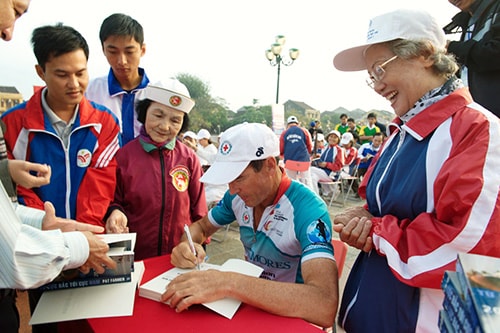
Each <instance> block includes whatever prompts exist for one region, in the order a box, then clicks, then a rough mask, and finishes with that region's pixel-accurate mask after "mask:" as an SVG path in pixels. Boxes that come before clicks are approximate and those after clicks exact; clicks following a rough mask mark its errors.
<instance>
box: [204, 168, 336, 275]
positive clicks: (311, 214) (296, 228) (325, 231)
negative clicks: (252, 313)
mask: <svg viewBox="0 0 500 333" xmlns="http://www.w3.org/2000/svg"><path fill="white" fill-rule="evenodd" d="M282 182H288V183H290V179H289V178H286V177H285V178H283V180H282ZM282 185H283V184H282ZM280 188H282V186H280ZM208 218H209V220H210V222H211V223H212V224H213V225H214V226H217V227H222V226H224V225H226V224H229V223H231V222H233V221H234V220H237V221H238V224H239V226H240V238H241V241H242V243H243V246H244V248H245V256H246V260H248V261H249V262H252V263H254V264H256V265H258V266H260V267H262V268H263V269H264V272H263V273H262V275H261V278H266V279H269V280H276V281H282V282H296V283H303V279H302V274H301V263H303V262H305V261H307V260H310V259H315V258H329V259H332V260H335V259H334V257H333V248H332V245H331V235H332V226H331V221H330V216H329V215H328V209H327V208H326V205H325V203H324V201H323V200H322V199H321V198H319V197H318V196H317V195H316V194H314V192H312V191H311V190H310V189H309V188H308V187H306V186H304V185H303V184H301V183H299V182H297V181H292V182H291V183H290V185H289V186H285V190H284V193H280V194H278V198H277V199H276V200H275V202H274V204H273V205H271V206H268V207H266V209H265V210H264V213H263V214H262V218H261V220H260V221H259V223H258V227H257V230H256V231H254V229H253V224H254V223H253V221H254V220H253V219H254V218H253V208H251V207H247V206H246V205H245V202H244V201H243V200H242V199H241V198H240V197H239V196H238V195H230V194H229V191H227V192H226V194H225V195H224V197H223V198H222V200H221V201H220V202H219V204H218V205H217V206H216V207H214V208H213V209H212V210H211V211H210V212H209V214H208Z"/></svg>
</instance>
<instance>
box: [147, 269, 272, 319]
mask: <svg viewBox="0 0 500 333" xmlns="http://www.w3.org/2000/svg"><path fill="white" fill-rule="evenodd" d="M207 269H218V270H220V271H225V272H237V273H241V274H245V275H249V276H255V277H259V276H260V274H261V273H262V271H263V269H262V268H261V267H259V266H257V265H254V264H252V263H250V262H247V261H245V260H241V259H229V260H227V261H226V262H225V263H224V264H223V265H222V266H218V265H211V264H206V263H204V264H202V265H201V270H207ZM191 271H194V269H182V268H177V267H174V268H172V269H170V270H168V271H166V272H165V273H163V274H160V275H158V276H157V277H155V278H154V279H152V280H150V281H149V282H147V283H145V284H143V285H141V286H140V287H139V296H142V297H145V298H149V299H152V300H154V301H160V297H161V295H162V294H163V293H164V292H165V288H166V286H167V285H168V284H169V283H170V281H172V280H173V279H174V278H175V277H177V276H178V275H180V274H184V273H187V272H191ZM240 304H241V301H239V300H237V299H234V298H229V297H226V298H223V299H219V300H217V301H213V302H208V303H203V305H204V306H206V307H207V308H209V309H211V310H213V311H215V312H217V313H219V314H221V315H223V316H224V317H226V318H229V319H231V318H233V316H234V314H235V313H236V311H237V310H238V308H239V306H240Z"/></svg>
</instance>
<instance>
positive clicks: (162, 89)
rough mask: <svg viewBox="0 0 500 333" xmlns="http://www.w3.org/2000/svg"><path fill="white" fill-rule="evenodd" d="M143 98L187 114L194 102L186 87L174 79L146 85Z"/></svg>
mask: <svg viewBox="0 0 500 333" xmlns="http://www.w3.org/2000/svg"><path fill="white" fill-rule="evenodd" d="M144 98H147V99H150V100H152V101H155V102H158V103H161V104H164V105H167V106H169V107H171V108H173V109H176V110H179V111H182V112H185V113H189V111H191V109H192V108H193V107H194V100H193V99H191V97H190V95H189V91H188V89H187V88H186V86H185V85H184V84H182V83H181V82H180V81H179V80H176V79H174V78H169V79H167V80H165V81H159V82H156V83H153V84H151V83H150V84H148V86H147V87H146V89H144Z"/></svg>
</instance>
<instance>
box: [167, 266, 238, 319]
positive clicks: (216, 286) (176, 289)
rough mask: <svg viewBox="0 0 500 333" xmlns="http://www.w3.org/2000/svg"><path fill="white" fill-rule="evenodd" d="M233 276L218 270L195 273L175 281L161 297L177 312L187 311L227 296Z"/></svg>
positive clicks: (180, 276)
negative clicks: (227, 289) (194, 305)
mask: <svg viewBox="0 0 500 333" xmlns="http://www.w3.org/2000/svg"><path fill="white" fill-rule="evenodd" d="M231 274H236V273H228V272H221V271H217V270H213V269H210V270H206V271H193V272H189V273H184V274H181V275H179V276H177V277H176V278H175V279H173V280H172V281H171V282H170V283H169V284H168V286H167V289H166V290H165V292H164V293H163V295H161V301H162V302H167V303H168V304H169V305H170V307H171V308H175V311H176V312H181V311H184V310H187V309H188V308H189V307H190V306H191V305H193V304H200V303H206V302H212V301H215V300H218V299H221V298H224V297H225V296H226V294H225V289H226V288H228V286H229V282H228V281H229V279H230V278H231Z"/></svg>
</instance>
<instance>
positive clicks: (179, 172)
mask: <svg viewBox="0 0 500 333" xmlns="http://www.w3.org/2000/svg"><path fill="white" fill-rule="evenodd" d="M170 176H171V177H172V185H174V187H175V188H176V189H177V191H179V192H185V191H186V190H187V188H188V187H189V170H188V168H186V167H185V166H177V167H175V168H173V169H172V170H170Z"/></svg>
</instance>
